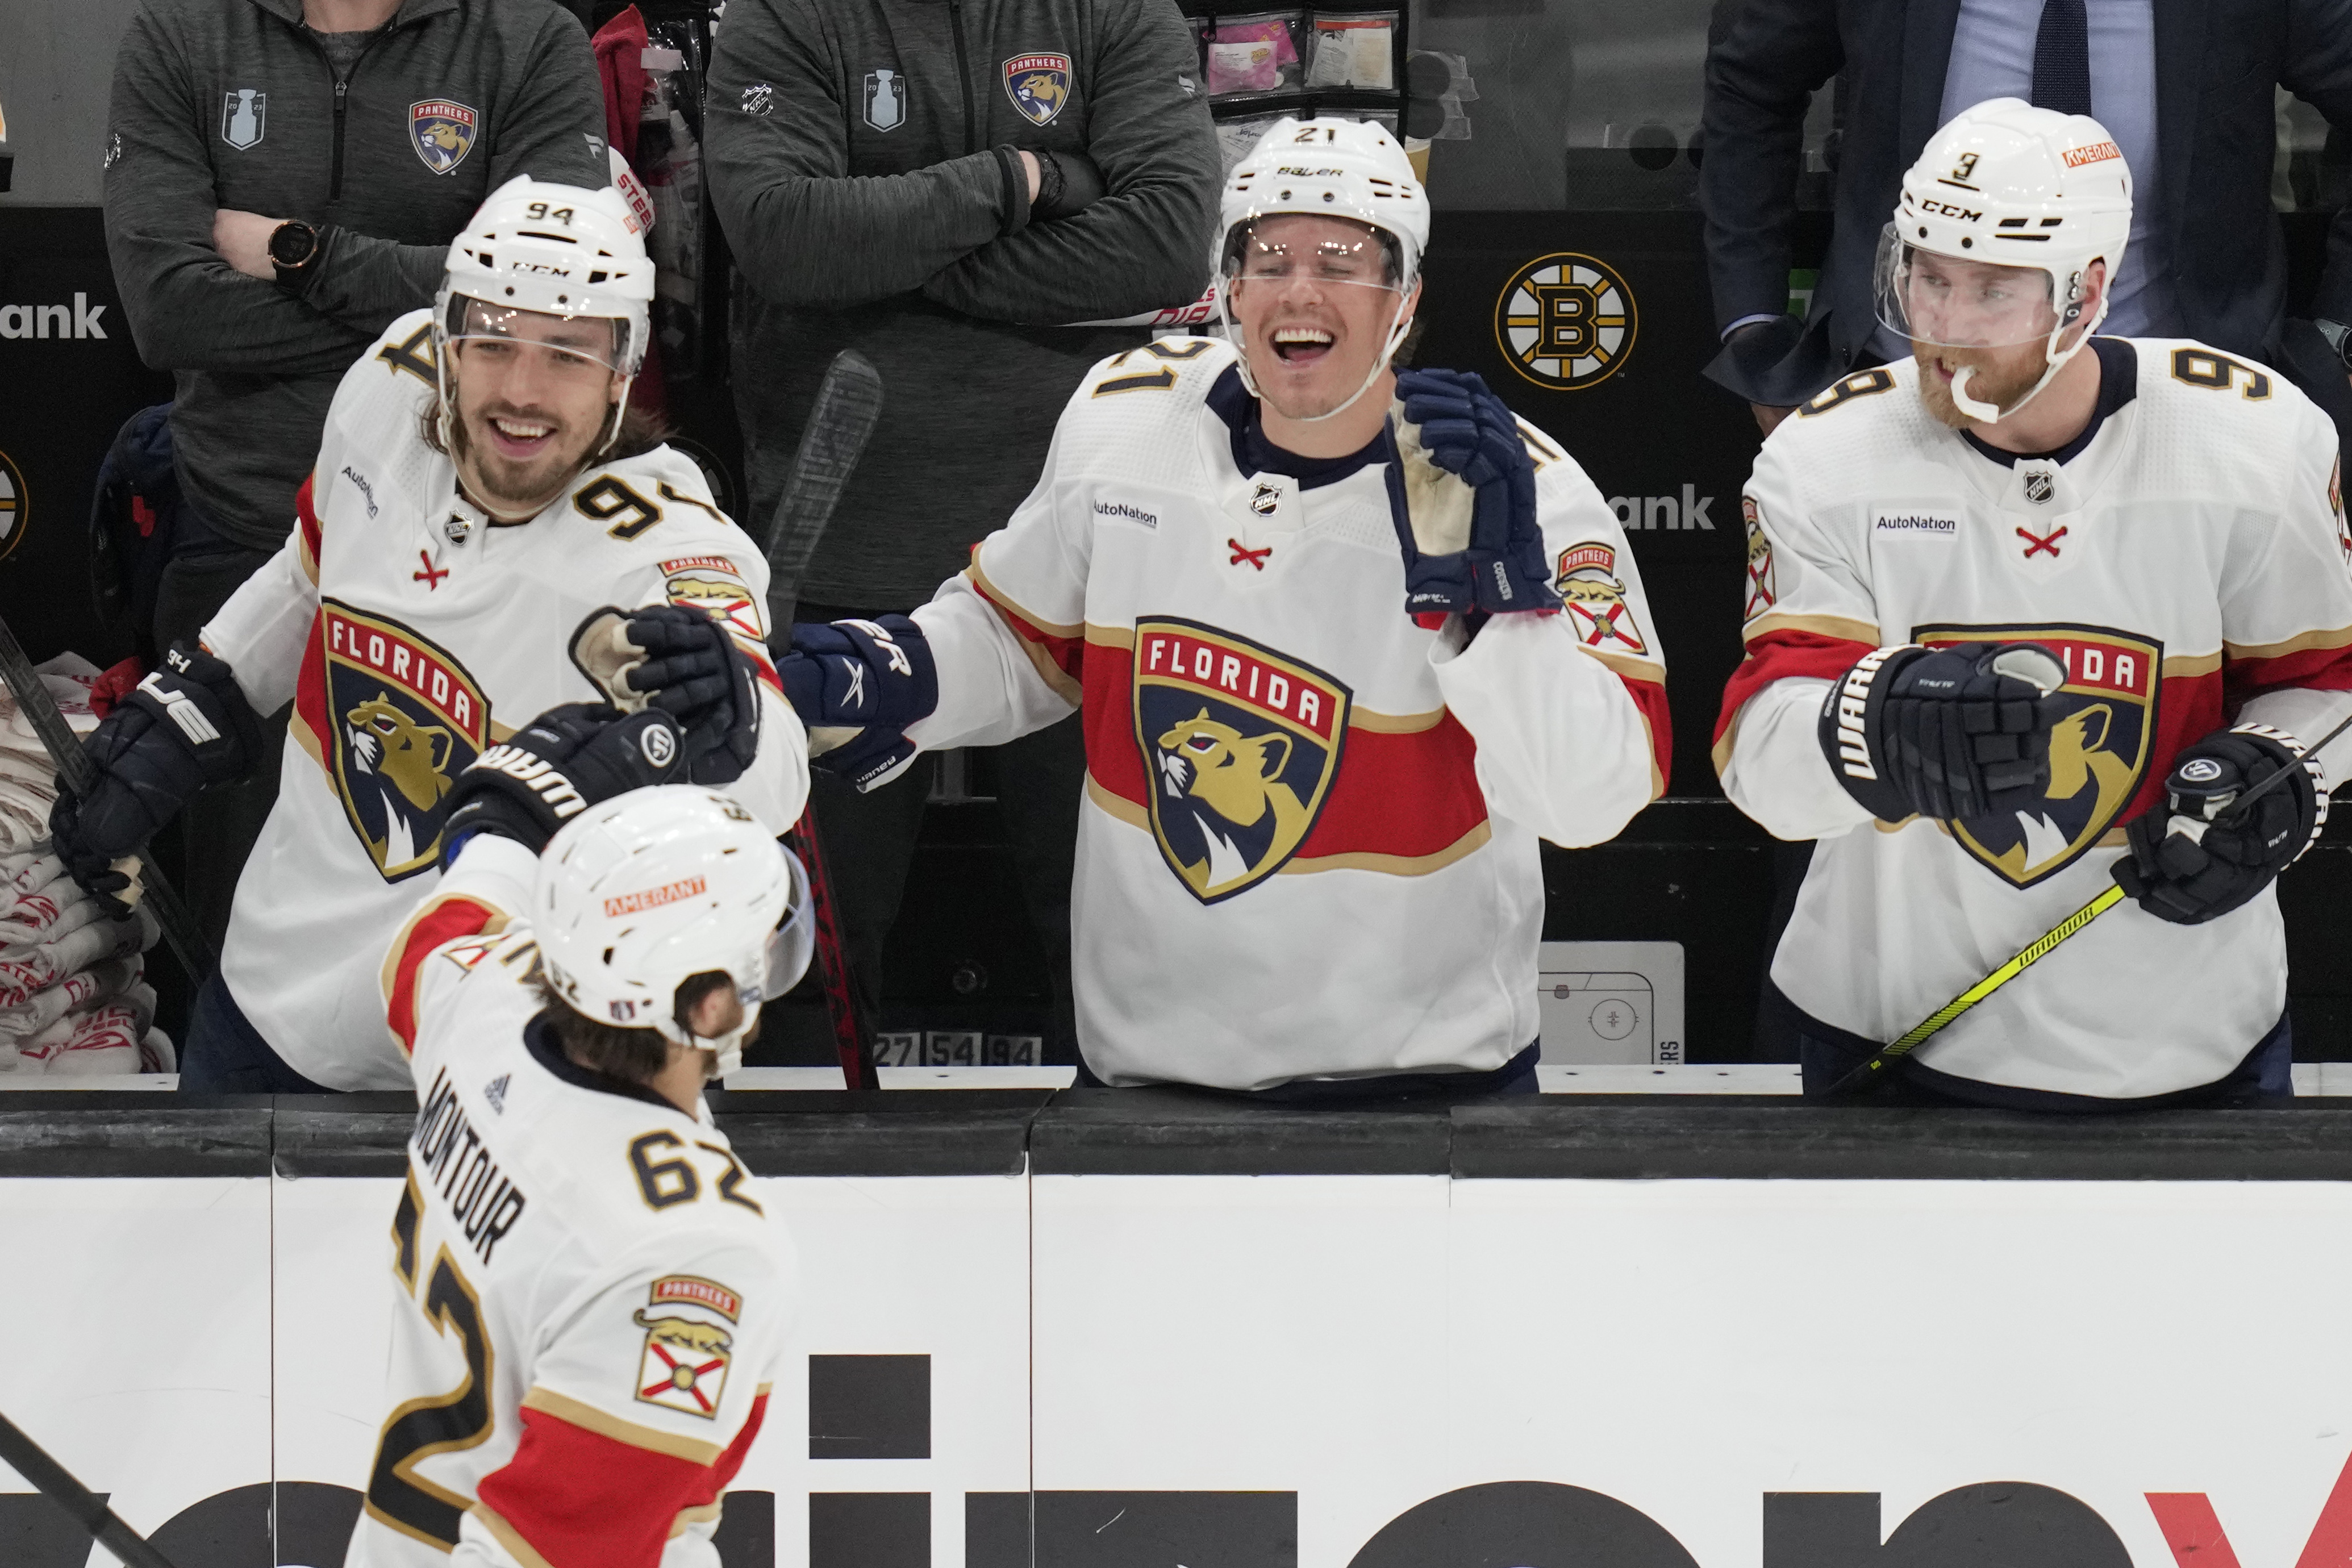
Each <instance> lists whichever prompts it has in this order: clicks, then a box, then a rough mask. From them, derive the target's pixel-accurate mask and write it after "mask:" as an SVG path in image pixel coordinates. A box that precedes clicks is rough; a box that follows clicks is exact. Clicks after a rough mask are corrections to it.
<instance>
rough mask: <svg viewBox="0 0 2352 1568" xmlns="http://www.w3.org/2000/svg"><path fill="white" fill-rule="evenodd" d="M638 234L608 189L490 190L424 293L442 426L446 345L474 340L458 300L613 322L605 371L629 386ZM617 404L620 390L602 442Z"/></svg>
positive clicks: (641, 254)
mask: <svg viewBox="0 0 2352 1568" xmlns="http://www.w3.org/2000/svg"><path fill="white" fill-rule="evenodd" d="M644 227H645V226H644V225H643V224H642V223H641V222H640V221H639V220H638V217H637V215H636V214H635V211H633V210H632V209H631V208H630V205H629V203H628V199H627V198H626V197H625V196H624V195H622V194H621V193H620V192H619V191H616V190H614V189H613V188H612V187H611V186H610V185H605V186H602V187H599V188H597V189H594V190H591V189H589V188H587V187H586V186H584V185H565V184H555V183H554V182H552V181H545V180H534V179H532V178H531V177H530V175H529V174H517V175H516V176H515V177H514V178H513V179H511V180H509V181H508V182H507V183H506V184H503V185H500V186H499V188H498V189H497V190H495V191H492V192H491V193H490V195H489V199H488V200H487V201H485V202H484V203H483V204H482V205H481V207H480V209H479V210H478V211H477V212H476V213H475V214H474V216H472V217H471V218H469V219H468V220H467V224H466V227H465V229H464V231H463V232H462V233H460V234H459V235H458V236H457V238H456V239H454V240H452V241H450V243H449V259H448V263H447V270H446V272H445V273H444V274H443V276H442V279H441V291H440V292H439V293H438V294H436V296H434V300H433V334H434V340H435V342H434V348H435V354H434V359H435V363H436V365H437V366H439V367H440V371H441V374H440V383H441V417H442V419H443V420H444V422H445V424H446V421H447V419H448V418H449V417H450V413H451V410H450V405H449V378H448V374H447V364H448V357H449V355H448V348H449V343H450V342H451V340H453V339H458V338H463V337H466V336H469V335H474V332H473V331H470V330H469V329H468V327H467V314H468V310H469V307H468V306H467V301H468V300H479V301H480V302H481V303H482V304H483V305H485V306H488V307H489V308H491V309H492V310H499V311H506V310H530V311H535V312H537V313H539V314H541V315H548V316H563V317H575V316H599V317H607V318H610V319H611V320H613V321H615V322H617V323H619V324H620V325H619V327H618V328H617V329H616V331H615V332H614V346H613V355H614V357H613V359H612V361H611V368H612V369H614V370H616V371H618V372H619V373H620V374H622V375H623V376H624V377H625V378H629V379H632V380H633V379H635V376H636V374H637V371H638V368H639V367H640V366H641V365H643V364H644V363H645V358H646V343H647V342H648V341H649V340H650V338H651V336H652V306H653V298H654V264H653V260H652V258H649V257H648V256H647V255H646V242H645V236H644ZM473 313H474V314H475V315H476V316H478V315H479V314H480V312H479V311H475V312H473ZM627 402H628V389H627V387H626V385H624V386H623V388H622V392H621V398H620V403H619V404H617V405H615V406H614V421H613V428H612V430H611V431H610V432H608V433H607V435H606V437H605V443H604V444H606V445H609V444H610V442H611V439H612V437H613V435H614V434H617V433H618V431H619V428H620V418H619V413H620V407H621V406H622V405H625V404H626V403H627ZM444 436H445V438H446V429H445V431H444Z"/></svg>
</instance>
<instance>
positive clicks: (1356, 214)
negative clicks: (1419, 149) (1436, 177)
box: [1217, 114, 1429, 419]
mask: <svg viewBox="0 0 2352 1568" xmlns="http://www.w3.org/2000/svg"><path fill="white" fill-rule="evenodd" d="M1286 215H1302V216H1315V217H1337V218H1349V219H1352V220H1354V221H1355V222H1357V223H1360V224H1363V225H1364V226H1367V227H1369V228H1372V229H1375V230H1378V231H1379V232H1380V233H1381V234H1382V235H1384V236H1386V237H1388V239H1389V240H1390V242H1391V245H1392V246H1393V248H1394V252H1395V259H1396V272H1397V277H1396V281H1395V284H1394V287H1395V289H1396V291H1397V309H1396V314H1395V316H1394V317H1393V319H1392V320H1391V324H1390V330H1389V336H1388V342H1387V343H1386V345H1385V346H1383V347H1382V349H1381V353H1380V357H1379V359H1378V360H1377V361H1376V362H1375V363H1374V364H1373V366H1372V371H1371V374H1370V375H1369V376H1367V377H1366V378H1365V380H1364V384H1363V385H1362V386H1360V387H1358V388H1357V389H1356V392H1355V395H1354V396H1351V397H1349V399H1348V401H1347V403H1343V404H1341V405H1339V408H1334V409H1333V410H1331V412H1330V413H1329V414H1324V415H1318V416H1317V417H1318V418H1319V419H1328V418H1330V417H1332V416H1334V415H1337V414H1339V412H1340V410H1341V409H1345V408H1346V407H1348V406H1349V404H1352V403H1354V402H1355V401H1356V398H1358V397H1361V396H1362V395H1364V394H1365V393H1366V392H1367V391H1369V390H1370V388H1371V384H1372V383H1373V382H1375V381H1377V380H1379V379H1380V374H1381V372H1382V371H1383V370H1386V369H1387V368H1388V364H1389V361H1390V359H1391V357H1392V356H1393V355H1394V354H1395V353H1396V351H1397V347H1398V345H1399V344H1401V343H1402V342H1404V335H1405V333H1406V331H1408V330H1410V328H1411V327H1412V318H1411V317H1410V316H1408V315H1407V314H1406V313H1405V310H1404V302H1405V299H1406V297H1407V296H1409V295H1410V294H1411V293H1412V285H1413V280H1414V279H1417V278H1419V277H1420V276H1421V258H1422V257H1423V254H1424V253H1425V252H1426V251H1427V250H1428V249H1429V193H1428V192H1427V191H1425V190H1423V188H1422V184H1421V180H1420V177H1419V176H1417V175H1416V174H1413V172H1412V162H1411V161H1410V160H1409V159H1407V158H1406V157H1405V153H1404V149H1403V148H1402V146H1400V145H1398V143H1397V139H1396V138H1395V137H1393V136H1391V135H1390V134H1389V132H1388V131H1387V130H1386V129H1385V128H1383V127H1382V126H1381V125H1378V124H1376V123H1374V122H1373V121H1368V120H1349V119H1345V118H1343V117H1341V116H1339V115H1332V114H1326V115H1318V116H1317V117H1316V118H1314V119H1312V120H1299V119H1297V118H1295V117H1293V116H1290V115H1285V116H1284V117H1283V118H1282V119H1280V120H1277V121H1275V123H1274V127H1273V129H1272V130H1270V131H1268V132H1266V133H1265V135H1264V136H1261V137H1259V138H1258V142H1257V145H1256V146H1255V147H1253V148H1251V149H1250V150H1249V152H1248V153H1246V154H1244V157H1243V158H1242V161H1241V162H1240V163H1236V164H1234V168H1233V173H1231V174H1227V175H1226V176H1225V184H1224V190H1223V195H1222V196H1221V197H1220V199H1219V203H1218V213H1217V234H1218V247H1217V249H1218V256H1217V315H1218V319H1219V321H1221V322H1222V323H1223V327H1224V331H1225V336H1226V337H1227V339H1229V340H1231V339H1233V338H1234V323H1233V316H1232V312H1231V310H1229V308H1228V307H1227V303H1226V294H1227V292H1228V291H1229V290H1230V289H1231V288H1232V287H1233V283H1234V279H1235V278H1236V277H1237V276H1238V275H1239V272H1240V269H1241V267H1242V265H1243V262H1244V252H1245V247H1246V242H1245V236H1246V234H1247V232H1248V230H1249V228H1250V226H1252V225H1253V224H1255V223H1256V222H1257V221H1258V220H1259V219H1260V218H1267V217H1276V216H1286ZM1240 367H1241V375H1242V382H1243V384H1244V385H1246V386H1247V387H1248V388H1249V390H1250V394H1251V395H1253V396H1255V395H1256V394H1257V382H1256V380H1255V377H1253V376H1252V375H1251V374H1250V368H1249V360H1248V358H1247V356H1246V355H1244V357H1243V358H1242V360H1241V361H1240Z"/></svg>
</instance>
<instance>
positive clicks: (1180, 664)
mask: <svg viewBox="0 0 2352 1568" xmlns="http://www.w3.org/2000/svg"><path fill="white" fill-rule="evenodd" d="M1134 691H1135V735H1136V742H1137V743H1138V744H1139V746H1140V747H1141V748H1142V751H1143V755H1144V759H1145V762H1146V763H1147V769H1146V772H1147V775H1148V782H1149V790H1150V813H1151V830H1152V834H1153V836H1154V837H1157V838H1158V839H1159V841H1160V854H1161V855H1162V856H1163V857H1164V858H1166V860H1167V862H1168V868H1169V869H1170V870H1171V871H1173V872H1175V873H1176V876H1177V878H1178V879H1179V880H1181V882H1182V883H1183V884H1184V885H1185V887H1187V888H1189V889H1192V896H1193V897H1194V898H1196V899H1198V900H1201V901H1202V903H1204V904H1213V903H1215V902H1217V901H1218V900H1221V899H1229V898H1232V897H1233V896H1234V894H1236V893H1240V892H1244V891H1245V890H1247V889H1250V888H1252V887H1255V885H1256V884H1257V883H1259V882H1261V881H1263V880H1264V879H1266V878H1267V877H1270V876H1272V875H1273V874H1274V873H1275V872H1276V871H1279V870H1280V869H1281V868H1282V867H1283V865H1284V863H1285V862H1286V861H1287V860H1289V858H1291V857H1292V856H1293V855H1295V854H1297V852H1298V847H1299V846H1300V845H1301V844H1303V843H1304V842H1306V839H1307V832H1308V830H1309V829H1310V828H1312V827H1313V826H1315V819H1316V817H1317V816H1318V815H1319V814H1320V813H1321V811H1322V809H1323V802H1324V797H1325V796H1326V795H1328V793H1329V791H1330V786H1331V780H1332V777H1333V775H1335V774H1336V773H1338V772H1339V753H1340V752H1341V750H1342V749H1343V747H1344V745H1345V742H1346V739H1347V734H1348V706H1349V700H1350V694H1349V690H1348V689H1347V688H1346V687H1344V686H1342V685H1340V684H1339V682H1338V681H1336V680H1334V679H1331V677H1329V676H1328V675H1326V674H1324V673H1323V672H1322V671H1321V670H1319V669H1315V668H1310V667H1308V666H1307V665H1304V664H1301V663H1299V662H1298V661H1297V660H1296V659H1291V658H1284V657H1283V656H1282V655H1281V654H1278V653H1276V652H1275V651H1274V650H1273V649H1271V648H1267V647H1259V646H1258V645H1257V644H1255V643H1253V642H1250V641H1247V640H1246V639H1244V638H1242V637H1234V635H1233V634H1232V633H1230V632H1222V631H1219V630H1217V629H1216V628H1215V627H1213V626H1202V625H1201V624H1200V623H1198V622H1194V621H1183V620H1177V619H1174V618H1172V617H1160V618H1153V619H1145V620H1139V621H1138V622H1137V623H1136V626H1135V686H1134Z"/></svg>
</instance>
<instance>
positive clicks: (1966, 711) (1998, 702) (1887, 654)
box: [1820, 643, 2066, 822]
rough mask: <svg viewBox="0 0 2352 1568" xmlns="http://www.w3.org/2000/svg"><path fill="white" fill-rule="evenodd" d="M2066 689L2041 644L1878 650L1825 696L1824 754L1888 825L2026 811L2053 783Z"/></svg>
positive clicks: (2059, 666) (1852, 792)
mask: <svg viewBox="0 0 2352 1568" xmlns="http://www.w3.org/2000/svg"><path fill="white" fill-rule="evenodd" d="M2065 682H2066V668H2065V666H2064V665H2063V664H2061V663H2060V662H2059V660H2058V658H2057V656H2056V655H2055V654H2053V653H2052V652H2051V651H2050V650H2049V649H2048V648H2046V647H2042V645H2041V644H2039V643H1953V644H1950V645H1949V646H1948V647H1917V646H1916V645H1911V644H1906V645H1904V646H1902V647H1882V648H1878V649H1875V650H1874V651H1873V652H1871V653H1869V654H1866V655H1864V657H1863V658H1862V659H1861V661H1860V662H1859V663H1857V664H1856V665H1855V666H1854V667H1853V668H1852V669H1849V670H1847V671H1846V672H1845V674H1844V675H1843V677H1842V678H1841V679H1839V680H1838V683H1837V684H1836V685H1835V686H1833V687H1832V688H1831V689H1830V694H1829V700H1827V701H1826V702H1824V703H1823V704H1822V716H1821V728H1820V736H1821V744H1822V755H1823V756H1825V757H1827V758H1828V759H1829V764H1830V771H1831V772H1832V773H1835V774H1836V775H1837V780H1838V783H1840V784H1843V785H1844V786H1845V791H1846V793H1847V794H1848V795H1852V796H1853V798H1854V799H1855V800H1857V801H1859V802H1861V803H1862V805H1864V807H1865V808H1866V809H1868V811H1869V812H1870V814H1871V816H1874V817H1876V818H1878V819H1879V820H1880V821H1881V822H1901V821H1903V820H1905V819H1906V818H1907V817H1911V816H1928V817H1934V818H1935V819H1936V820H1937V821H1939V822H1957V821H1960V820H1963V819H1965V818H1969V817H1977V816H2000V815H2002V814H2005V813H2008V812H2012V811H2030V810H2032V809H2033V808H2034V807H2035V806H2036V805H2038V803H2039V802H2040V801H2041V799H2042V793H2043V792H2044V791H2045V790H2046V789H2047V788H2048V787H2049V784H2050V731H2051V730H2052V728H2053V726H2054V725H2055V724H2056V723H2057V722H2058V721H2059V720H2060V719H2062V718H2063V717H2064V714H2063V712H2062V711H2061V708H2060V703H2059V701H2058V700H2057V698H2056V696H2055V695H2054V694H2055V693H2056V691H2057V690H2058V689H2059V688H2060V687H2061V686H2063V685H2064V684H2065Z"/></svg>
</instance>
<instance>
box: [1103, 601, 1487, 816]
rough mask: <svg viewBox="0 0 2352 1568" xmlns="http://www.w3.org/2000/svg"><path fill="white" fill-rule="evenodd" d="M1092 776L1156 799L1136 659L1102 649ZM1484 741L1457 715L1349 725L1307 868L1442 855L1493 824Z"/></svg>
mask: <svg viewBox="0 0 2352 1568" xmlns="http://www.w3.org/2000/svg"><path fill="white" fill-rule="evenodd" d="M1084 668H1085V672H1086V700H1085V704H1084V708H1085V715H1086V716H1085V719H1084V720H1083V722H1084V723H1085V725H1086V730H1087V772H1088V773H1091V774H1092V775H1093V777H1094V780H1095V782H1096V783H1097V784H1100V785H1101V786H1102V787H1103V788H1104V789H1106V790H1108V791H1109V792H1110V793H1111V794H1112V795H1117V796H1118V797H1119V798H1120V799H1121V800H1125V801H1129V802H1131V803H1132V804H1134V805H1139V806H1142V807H1144V808H1146V809H1147V810H1148V809H1150V790H1149V786H1148V784H1147V775H1146V773H1145V770H1144V763H1143V753H1142V751H1141V748H1139V746H1138V745H1137V744H1136V742H1135V717H1134V710H1133V707H1132V703H1133V700H1134V699H1133V694H1132V692H1131V690H1130V689H1129V682H1130V680H1131V679H1132V677H1133V671H1134V668H1135V655H1134V654H1133V652H1131V651H1130V650H1129V649H1126V648H1115V647H1103V646H1100V645H1097V647H1095V648H1094V649H1093V650H1092V657H1090V658H1087V661H1086V664H1085V667H1084ZM1477 752H1478V746H1477V742H1475V741H1473V740H1472V739H1471V738H1470V731H1467V730H1465V729H1464V728H1463V727H1462V721H1460V720H1459V719H1456V718H1455V717H1454V715H1453V714H1452V713H1450V712H1449V713H1446V714H1444V716H1443V717H1441V718H1440V719H1439V720H1438V721H1437V722H1436V723H1435V724H1433V725H1431V726H1430V727H1429V728H1428V729H1426V730H1415V731H1410V732H1407V733H1402V734H1400V733H1396V732H1394V731H1381V730H1366V729H1360V728H1356V727H1353V726H1351V727H1349V731H1348V735H1347V741H1346V746H1345V750H1344V751H1342V752H1341V753H1340V756H1339V773H1338V775H1337V776H1335V777H1334V778H1333V779H1332V780H1331V787H1330V791H1329V793H1328V795H1325V797H1324V801H1323V810H1322V814H1321V815H1320V816H1318V817H1317V818H1316V819H1315V826H1314V827H1313V828H1311V829H1310V830H1308V832H1307V838H1306V841H1305V842H1303V843H1302V844H1300V845H1299V847H1298V849H1297V856H1298V858H1300V859H1302V860H1313V859H1319V858H1323V857H1325V856H1329V855H1350V854H1366V855H1394V856H1399V857H1403V858H1413V857H1419V856H1423V855H1434V854H1436V853H1437V852H1438V851H1440V850H1442V849H1446V848H1450V847H1452V846H1454V845H1455V844H1457V843H1459V842H1460V841H1461V839H1462V837H1463V836H1464V835H1465V834H1467V833H1469V832H1470V831H1471V830H1473V829H1474V828H1475V827H1476V826H1478V825H1479V824H1480V823H1482V822H1484V821H1486V794H1485V792H1484V791H1482V790H1480V789H1479V787H1478V775H1477V771H1476V768H1475V765H1474V764H1475V758H1476V756H1477Z"/></svg>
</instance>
